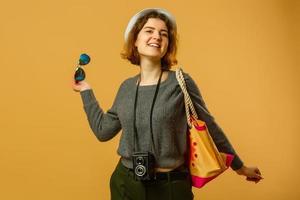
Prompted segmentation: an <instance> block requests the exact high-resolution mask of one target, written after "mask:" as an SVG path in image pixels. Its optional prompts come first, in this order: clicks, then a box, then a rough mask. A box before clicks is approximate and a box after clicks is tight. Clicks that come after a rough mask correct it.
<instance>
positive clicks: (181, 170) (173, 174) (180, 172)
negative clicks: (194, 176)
mask: <svg viewBox="0 0 300 200" xmlns="http://www.w3.org/2000/svg"><path fill="white" fill-rule="evenodd" d="M119 165H120V167H121V168H123V170H124V171H126V172H127V173H130V174H131V175H132V176H133V173H134V172H133V169H131V168H127V167H125V166H124V165H123V164H122V163H119ZM188 177H189V172H188V170H187V169H186V168H185V167H184V166H180V167H178V168H176V169H174V170H172V171H169V172H156V173H155V178H154V180H152V181H155V180H168V181H175V180H184V179H187V178H188ZM148 182H149V181H148Z"/></svg>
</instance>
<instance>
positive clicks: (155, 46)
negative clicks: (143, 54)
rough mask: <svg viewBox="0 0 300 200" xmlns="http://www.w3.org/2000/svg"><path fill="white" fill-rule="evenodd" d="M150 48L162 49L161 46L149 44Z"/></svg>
mask: <svg viewBox="0 0 300 200" xmlns="http://www.w3.org/2000/svg"><path fill="white" fill-rule="evenodd" d="M148 46H150V47H154V48H160V45H159V44H148Z"/></svg>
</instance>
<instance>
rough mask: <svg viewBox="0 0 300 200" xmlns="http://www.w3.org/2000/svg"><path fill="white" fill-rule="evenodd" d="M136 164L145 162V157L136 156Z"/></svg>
mask: <svg viewBox="0 0 300 200" xmlns="http://www.w3.org/2000/svg"><path fill="white" fill-rule="evenodd" d="M136 164H138V165H143V164H144V158H143V157H137V158H136Z"/></svg>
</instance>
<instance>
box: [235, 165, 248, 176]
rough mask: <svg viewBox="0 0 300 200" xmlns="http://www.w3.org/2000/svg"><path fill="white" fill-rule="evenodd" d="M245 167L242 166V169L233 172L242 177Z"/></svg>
mask: <svg viewBox="0 0 300 200" xmlns="http://www.w3.org/2000/svg"><path fill="white" fill-rule="evenodd" d="M246 168H247V167H246V166H245V165H243V166H242V167H240V168H239V169H237V170H235V172H236V173H237V174H239V175H242V174H243V173H244V171H245V169H246Z"/></svg>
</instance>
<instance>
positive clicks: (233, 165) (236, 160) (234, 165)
mask: <svg viewBox="0 0 300 200" xmlns="http://www.w3.org/2000/svg"><path fill="white" fill-rule="evenodd" d="M243 165H244V163H243V161H241V159H240V158H239V156H238V155H235V156H234V158H233V161H232V163H231V168H232V169H233V170H238V169H240V168H241V167H242V166H243Z"/></svg>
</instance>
